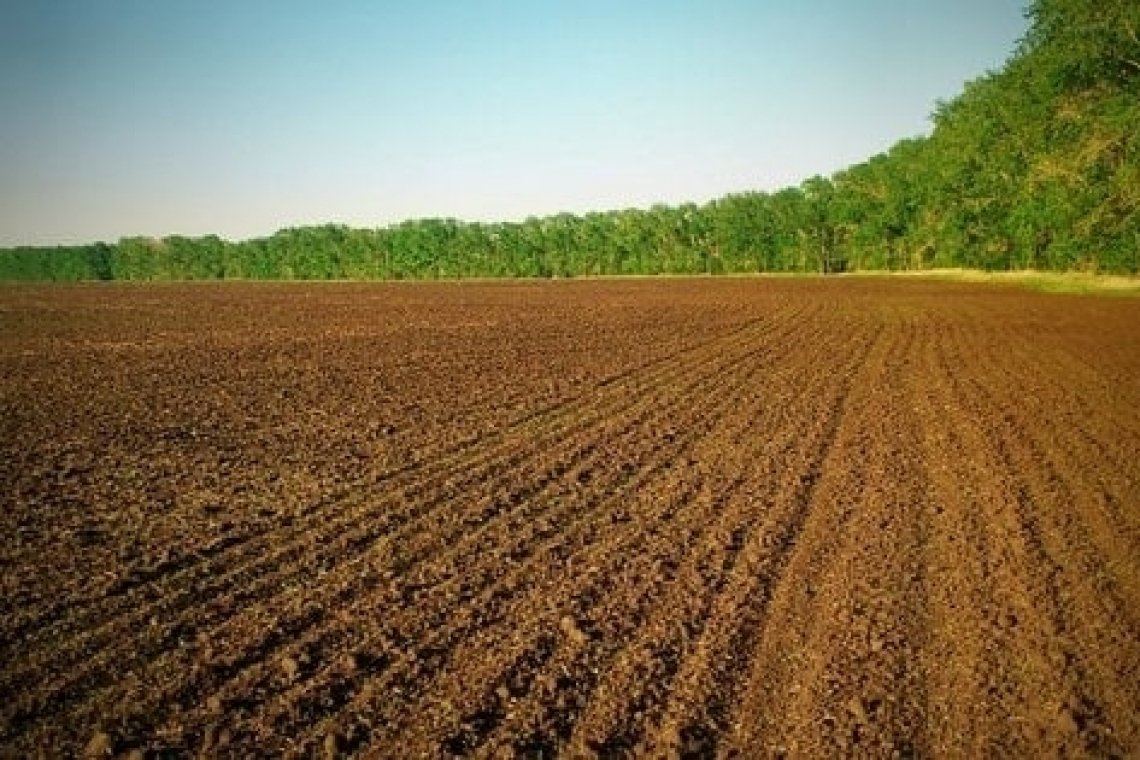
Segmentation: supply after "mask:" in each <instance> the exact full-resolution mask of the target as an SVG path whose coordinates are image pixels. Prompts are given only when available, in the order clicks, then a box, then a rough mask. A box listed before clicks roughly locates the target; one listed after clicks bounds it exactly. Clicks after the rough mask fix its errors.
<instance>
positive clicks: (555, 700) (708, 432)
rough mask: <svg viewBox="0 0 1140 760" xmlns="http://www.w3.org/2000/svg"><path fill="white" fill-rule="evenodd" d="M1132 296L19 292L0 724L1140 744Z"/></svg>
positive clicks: (324, 289)
mask: <svg viewBox="0 0 1140 760" xmlns="http://www.w3.org/2000/svg"><path fill="white" fill-rule="evenodd" d="M1138 327H1140V301H1136V300H1128V299H1104V298H1088V297H1068V296H1045V295H1037V294H1030V293H1026V292H1022V291H1017V290H1012V289H1004V288H996V287H991V288H986V287H979V286H970V285H961V284H935V283H924V282H918V281H899V280H887V279H882V280H875V279H844V278H837V279H804V280H791V279H788V280H785V279H774V280H768V279H734V280H710V279H698V280H661V281H655V280H637V281H588V282H577V281H570V282H544V283H538V282H523V283H437V284H423V283H416V284H344V283H342V284H319V285H318V284H253V283H245V284H235V283H224V284H210V285H207V284H196V285H161V286H159V285H156V286H140V285H133V286H129V287H126V286H75V287H31V286H28V287H25V286H11V287H6V288H4V289H3V290H0V330H2V332H3V335H4V341H3V342H0V494H2V498H3V500H4V501H3V509H0V529H3V531H4V535H5V536H6V538H5V541H4V542H2V544H0V566H2V569H3V573H2V574H0V578H2V580H0V583H2V588H3V594H2V595H0V605H2V609H0V613H2V614H0V756H3V757H35V756H51V757H59V756H77V755H84V754H86V755H88V756H113V755H120V756H130V755H132V753H133V755H134V756H136V757H137V756H144V757H145V756H172V757H195V756H223V757H239V756H249V755H274V756H277V755H281V756H287V757H289V756H292V757H312V756H324V757H347V756H359V757H381V758H385V757H392V758H408V757H428V758H446V757H480V758H492V757H575V758H577V757H651V758H659V757H660V758H720V757H723V758H728V757H737V758H751V757H783V756H787V757H834V756H865V757H915V756H918V757H927V756H935V757H1007V756H1014V757H1129V756H1137V755H1140V329H1138Z"/></svg>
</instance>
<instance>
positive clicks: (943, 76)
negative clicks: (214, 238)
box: [0, 0, 1027, 245]
mask: <svg viewBox="0 0 1140 760" xmlns="http://www.w3.org/2000/svg"><path fill="white" fill-rule="evenodd" d="M1023 6H1024V2H1023V0H782V1H781V2H770V1H769V0H371V1H366V0H359V1H356V0H324V1H321V0H311V1H304V2H302V1H300V0H190V1H187V0H0V245H9V244H16V243H38V244H43V243H61V242H91V241H94V240H108V241H114V240H117V239H118V238H119V237H121V236H124V235H134V234H143V235H155V236H163V235H167V234H175V233H177V234H187V235H200V234H207V233H217V234H220V235H222V236H223V237H227V238H230V239H242V238H247V237H254V236H260V235H268V234H270V233H272V232H274V231H275V230H277V229H279V228H281V227H286V226H293V225H301V224H317V223H324V222H343V223H346V224H350V225H353V226H367V227H372V226H380V225H384V224H388V223H390V222H394V221H399V220H401V219H406V218H412V217H427V216H449V217H457V218H461V219H472V220H488V219H497V220H511V219H521V218H524V217H526V216H528V215H531V214H534V215H542V214H547V213H555V212H558V211H573V212H583V211H589V210H606V209H611V208H625V207H630V206H639V207H647V206H649V205H652V204H653V203H657V202H664V203H670V204H675V203H680V202H684V201H695V202H703V201H706V200H709V199H710V198H714V197H717V196H720V195H723V194H725V193H729V192H735V191H742V190H774V189H777V188H780V187H783V186H786V185H789V184H798V183H799V182H800V181H801V180H803V179H805V178H807V177H809V176H811V175H813V174H830V173H831V172H833V171H836V170H838V169H841V168H843V167H845V166H847V165H850V164H852V163H855V162H858V161H861V160H863V159H865V158H868V157H869V156H871V155H873V154H874V153H877V152H881V151H883V150H885V149H887V148H889V147H890V146H891V145H892V144H893V143H894V142H895V141H896V140H898V139H900V138H903V137H909V136H913V135H916V134H924V133H928V132H929V130H930V123H929V118H928V117H929V114H930V112H931V111H932V109H933V107H934V103H935V100H936V99H938V98H949V97H952V96H953V95H955V94H956V93H957V92H958V91H959V89H960V87H961V85H962V83H963V82H964V81H966V80H967V79H971V78H974V77H976V76H979V75H981V74H983V73H984V72H986V71H987V70H990V69H994V68H997V67H999V66H1000V65H1001V64H1002V63H1003V62H1004V61H1005V60H1006V58H1008V56H1009V55H1010V54H1011V53H1012V52H1013V49H1014V47H1015V45H1016V42H1017V40H1018V39H1019V38H1020V37H1021V36H1022V35H1024V33H1025V31H1026V29H1027V22H1026V20H1025V18H1024V15H1023Z"/></svg>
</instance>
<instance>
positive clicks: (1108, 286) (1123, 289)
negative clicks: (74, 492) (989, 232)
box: [859, 269, 1140, 296]
mask: <svg viewBox="0 0 1140 760" xmlns="http://www.w3.org/2000/svg"><path fill="white" fill-rule="evenodd" d="M859 274H860V275H870V276H874V275H887V276H892V277H893V276H899V277H921V278H925V279H932V280H948V281H951V282H978V283H991V284H996V285H1013V286H1017V287H1022V288H1028V289H1030V290H1036V291H1040V292H1042V293H1072V294H1079V295H1120V296H1140V277H1135V276H1124V275H1107V274H1090V273H1087V272H1038V271H1034V270H1024V271H1018V272H985V271H982V270H980V269H919V270H910V271H905V272H871V271H868V272H860V273H859Z"/></svg>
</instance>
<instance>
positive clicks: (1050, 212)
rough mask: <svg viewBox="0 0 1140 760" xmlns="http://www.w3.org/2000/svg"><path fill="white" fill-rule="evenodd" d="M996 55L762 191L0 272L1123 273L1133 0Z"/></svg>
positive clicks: (128, 241)
mask: <svg viewBox="0 0 1140 760" xmlns="http://www.w3.org/2000/svg"><path fill="white" fill-rule="evenodd" d="M1027 17H1028V18H1029V20H1030V22H1031V26H1030V30H1029V33H1028V34H1027V35H1026V37H1025V39H1024V40H1023V41H1022V42H1021V44H1020V45H1019V47H1018V49H1017V50H1016V51H1015V53H1014V55H1013V56H1012V57H1011V58H1010V60H1009V61H1008V62H1007V64H1006V65H1005V66H1004V67H1003V68H1002V69H1001V70H1000V71H997V72H991V73H989V74H986V75H984V76H982V77H980V78H978V79H976V80H974V81H971V82H968V83H967V84H966V85H965V87H964V89H963V91H962V93H961V94H960V95H959V96H958V97H956V98H954V99H953V100H951V101H949V102H943V103H939V104H938V105H937V107H936V109H935V112H934V115H933V119H934V130H933V134H932V135H931V136H929V137H920V138H913V139H907V140H903V141H901V142H899V143H898V144H896V145H895V146H894V147H893V148H891V149H890V150H889V151H887V152H886V153H883V154H880V155H877V156H874V157H872V158H870V159H869V160H867V161H865V162H863V163H860V164H857V165H855V166H851V167H849V168H847V169H845V170H843V171H840V172H838V173H836V174H835V175H833V176H832V177H812V178H810V179H808V180H806V181H804V182H803V183H802V184H801V185H800V186H799V187H790V188H785V189H783V190H780V191H778V192H774V193H763V192H752V193H741V194H735V195H729V196H727V197H724V198H720V199H717V200H715V201H712V202H710V203H707V204H705V205H703V206H697V205H695V204H684V205H681V206H677V207H671V206H664V205H657V206H654V207H652V208H650V209H648V210H640V209H625V210H617V211H609V212H604V213H602V212H598V213H589V214H585V215H580V216H579V215H574V214H557V215H555V216H549V217H544V218H533V217H532V218H529V219H526V220H525V221H522V222H501V223H489V224H488V223H468V222H462V221H458V220H455V219H419V220H411V221H406V222H402V223H400V224H396V225H392V226H389V227H386V228H382V229H351V228H348V227H346V226H344V225H334V224H328V225H323V226H316V227H300V228H291V229H285V230H281V231H279V232H277V233H275V234H274V235H272V236H270V237H268V238H261V239H255V240H247V241H243V242H237V243H233V242H227V241H223V240H221V239H219V238H218V237H216V236H213V235H210V236H206V237H200V238H188V237H182V236H177V235H174V236H169V237H166V238H163V239H160V240H159V239H152V238H139V237H132V238H124V239H122V240H120V241H119V242H118V243H117V244H107V243H95V244H92V245H80V246H66V247H56V248H30V247H20V248H13V249H8V250H0V279H30V280H106V279H128V280H152V279H214V278H235V277H236V278H281V279H292V278H300V279H329V278H337V279H340V278H353V279H369V278H387V279H401V278H457V277H555V276H559V277H569V276H581V275H628V274H729V273H740V272H789V271H790V272H820V273H831V272H841V271H860V270H916V269H927V268H932V267H938V268H946V267H967V268H974V269H980V270H986V271H1018V270H1030V269H1031V270H1046V271H1083V272H1110V273H1120V274H1137V273H1140V3H1137V2H1135V0H1037V1H1036V2H1035V3H1033V5H1032V6H1031V7H1030V8H1029V10H1028V11H1027Z"/></svg>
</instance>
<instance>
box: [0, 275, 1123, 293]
mask: <svg viewBox="0 0 1140 760" xmlns="http://www.w3.org/2000/svg"><path fill="white" fill-rule="evenodd" d="M848 277H850V278H859V279H870V278H877V277H882V278H890V279H895V278H900V277H901V278H906V279H915V280H930V281H937V282H961V283H970V284H980V285H1001V286H1009V287H1020V288H1024V289H1027V290H1034V291H1037V292H1041V293H1060V294H1068V295H1100V296H1126V297H1140V275H1108V274H1094V273H1091V272H1047V271H1041V270H1034V269H1025V270H1018V271H1014V272H988V271H985V270H982V269H956V268H935V269H907V270H894V271H889V270H881V269H867V270H857V271H851V272H842V273H833V274H821V273H819V272H732V273H724V274H715V275H713V274H699V273H696V274H669V273H657V274H620V275H575V276H570V277H501V278H499V277H455V278H438V279H432V278H424V279H331V280H305V279H279V280H262V279H256V278H244V277H235V278H226V279H216V280H164V279H163V280H115V281H113V282H103V281H97V280H77V281H73V282H72V281H68V282H53V281H16V280H0V289H3V288H9V287H12V288H19V287H26V286H45V285H46V286H64V287H84V286H94V287H100V286H104V285H116V286H123V285H126V286H128V287H147V286H151V287H153V286H156V285H157V286H164V285H179V286H184V285H204V286H210V285H218V284H224V283H243V284H251V283H252V284H260V285H268V286H272V285H280V284H287V283H293V284H300V285H315V284H330V285H335V284H345V283H359V284H401V285H412V286H414V285H417V284H436V285H438V284H441V283H451V284H457V285H461V284H463V283H488V282H496V283H508V282H514V283H520V284H525V283H536V282H567V283H571V282H582V281H597V280H631V281H633V280H685V279H693V280H710V279H833V278H848Z"/></svg>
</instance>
